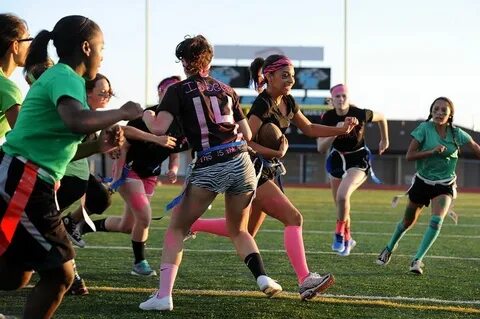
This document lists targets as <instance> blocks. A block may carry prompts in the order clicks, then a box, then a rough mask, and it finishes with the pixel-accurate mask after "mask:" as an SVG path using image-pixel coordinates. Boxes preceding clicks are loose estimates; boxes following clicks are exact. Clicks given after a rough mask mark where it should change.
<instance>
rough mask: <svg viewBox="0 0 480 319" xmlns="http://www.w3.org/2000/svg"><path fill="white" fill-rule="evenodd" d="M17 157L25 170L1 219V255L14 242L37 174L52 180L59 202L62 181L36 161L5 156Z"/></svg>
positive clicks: (6, 155)
mask: <svg viewBox="0 0 480 319" xmlns="http://www.w3.org/2000/svg"><path fill="white" fill-rule="evenodd" d="M8 157H10V158H12V159H13V158H16V159H18V160H19V161H21V162H22V163H23V164H24V167H23V172H22V175H21V177H20V178H19V180H18V184H17V186H16V189H15V192H14V193H13V195H12V197H11V198H10V200H9V201H8V204H7V207H6V208H5V213H4V215H3V216H2V217H1V219H0V256H1V255H2V254H3V253H4V252H5V251H6V250H7V248H8V246H9V245H10V243H11V242H12V238H13V235H14V234H15V230H16V229H17V226H18V223H19V222H20V218H21V216H22V214H23V212H24V211H25V207H26V206H27V203H28V201H29V199H30V195H31V194H32V192H33V189H34V188H35V184H36V181H37V176H39V175H40V176H42V177H43V178H45V179H47V180H51V182H52V183H53V186H54V189H55V195H54V196H55V203H56V204H57V208H58V202H57V195H56V190H57V189H58V187H59V185H60V183H59V182H55V179H54V178H53V176H51V175H50V174H48V172H47V171H45V170H44V169H43V168H40V167H38V166H37V165H35V164H34V163H32V162H30V161H28V160H27V159H26V158H24V157H21V156H17V157H12V156H10V155H8V154H5V153H4V159H5V158H8Z"/></svg>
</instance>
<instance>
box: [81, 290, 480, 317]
mask: <svg viewBox="0 0 480 319" xmlns="http://www.w3.org/2000/svg"><path fill="white" fill-rule="evenodd" d="M89 289H91V290H97V291H105V292H110V291H112V292H126V293H132V292H135V293H145V294H150V293H152V292H154V291H155V290H154V289H152V288H137V287H95V286H93V287H89ZM174 294H177V295H185V296H191V295H202V296H234V297H242V296H248V297H261V298H265V295H264V294H263V293H261V292H259V291H248V290H212V289H188V290H187V289H175V290H174ZM275 299H298V300H299V295H298V293H296V292H287V291H283V292H282V293H281V294H279V295H277V296H276V297H275ZM345 299H350V300H352V302H353V301H357V302H358V301H360V302H362V301H363V302H368V301H370V302H372V301H386V302H391V301H396V302H409V303H411V304H398V305H396V306H399V307H402V306H403V307H408V306H411V307H414V308H416V307H419V308H424V307H428V306H431V305H432V304H441V305H457V306H460V305H474V306H475V305H480V301H479V300H445V299H436V298H422V297H420V298H416V297H403V296H394V297H390V296H364V295H360V296H355V295H333V294H322V295H319V296H318V297H317V298H314V299H312V300H310V301H309V302H323V301H325V300H328V301H330V302H334V303H335V302H345ZM345 303H348V301H347V302H345ZM428 304H430V305H428ZM384 305H385V306H392V305H391V304H384ZM394 306H395V305H394ZM436 310H443V311H454V312H462V311H465V312H470V313H480V309H476V308H452V307H445V306H443V307H442V306H440V307H438V308H437V309H436Z"/></svg>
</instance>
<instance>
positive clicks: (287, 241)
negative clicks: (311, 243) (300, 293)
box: [283, 226, 310, 284]
mask: <svg viewBox="0 0 480 319" xmlns="http://www.w3.org/2000/svg"><path fill="white" fill-rule="evenodd" d="M283 239H284V245H285V250H286V251H287V255H288V259H290V264H291V265H292V267H293V270H294V271H295V274H296V275H297V280H298V283H299V284H301V283H302V282H303V280H304V279H305V278H306V277H307V276H308V275H309V274H310V271H309V270H308V266H307V259H306V257H305V247H304V245H303V235H302V226H287V227H285V230H284V233H283Z"/></svg>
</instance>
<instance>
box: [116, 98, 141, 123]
mask: <svg viewBox="0 0 480 319" xmlns="http://www.w3.org/2000/svg"><path fill="white" fill-rule="evenodd" d="M120 110H121V111H122V112H123V113H124V118H123V119H124V120H126V121H130V120H134V119H137V118H139V117H141V116H142V113H143V109H142V107H141V106H140V104H138V103H135V102H132V101H128V102H127V103H125V104H123V105H122V106H121V107H120Z"/></svg>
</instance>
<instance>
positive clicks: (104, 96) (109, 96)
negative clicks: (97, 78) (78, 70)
mask: <svg viewBox="0 0 480 319" xmlns="http://www.w3.org/2000/svg"><path fill="white" fill-rule="evenodd" d="M97 95H98V96H100V97H103V98H106V99H109V98H111V97H112V96H113V94H111V93H108V92H105V93H98V94H97Z"/></svg>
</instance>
